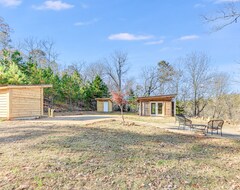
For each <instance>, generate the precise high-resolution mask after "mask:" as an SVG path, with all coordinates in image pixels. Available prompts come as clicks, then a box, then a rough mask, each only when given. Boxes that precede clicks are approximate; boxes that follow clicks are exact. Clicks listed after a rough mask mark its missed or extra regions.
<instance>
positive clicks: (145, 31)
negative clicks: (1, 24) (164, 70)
mask: <svg viewBox="0 0 240 190" xmlns="http://www.w3.org/2000/svg"><path fill="white" fill-rule="evenodd" d="M235 1H238V0H235ZM227 2H229V0H191V1H190V0H61V1H51V0H48V1H44V0H35V1H30V0H0V16H1V17H3V18H4V19H5V20H6V22H7V23H8V24H9V25H10V26H11V27H12V28H13V29H14V33H13V34H12V38H13V41H14V42H18V41H21V40H23V39H24V38H28V37H37V38H38V39H51V40H53V41H54V42H55V43H56V50H57V51H58V52H59V53H60V57H59V62H60V63H62V64H66V65H67V64H70V63H72V62H74V61H78V60H85V61H86V62H89V63H90V62H94V61H96V60H99V59H101V58H104V57H107V56H109V55H110V54H111V53H112V52H114V51H115V50H122V51H126V52H127V53H128V55H129V64H130V75H133V76H135V77H136V78H138V77H139V75H138V73H140V71H141V68H143V67H144V66H147V65H156V64H157V62H159V61H160V60H166V61H168V62H170V63H173V62H175V60H176V59H178V58H179V57H184V56H185V55H186V54H188V53H191V52H193V51H194V52H195V51H197V52H205V53H207V54H208V55H209V56H210V57H211V64H212V65H213V66H214V67H215V68H217V69H218V70H220V71H226V72H229V73H230V74H233V73H234V72H236V70H237V69H238V64H237V61H238V60H240V38H239V31H240V24H233V25H231V26H229V27H227V28H225V29H224V30H221V31H218V32H214V33H212V32H210V30H211V26H210V25H207V24H204V23H203V21H202V19H201V15H203V14H211V13H214V11H216V10H217V9H219V8H220V7H223V6H225V5H226V3H227ZM239 70H240V68H239Z"/></svg>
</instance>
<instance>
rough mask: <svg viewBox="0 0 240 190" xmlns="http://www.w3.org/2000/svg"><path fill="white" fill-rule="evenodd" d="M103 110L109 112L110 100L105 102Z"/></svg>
mask: <svg viewBox="0 0 240 190" xmlns="http://www.w3.org/2000/svg"><path fill="white" fill-rule="evenodd" d="M103 112H108V102H103Z"/></svg>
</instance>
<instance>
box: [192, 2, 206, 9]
mask: <svg viewBox="0 0 240 190" xmlns="http://www.w3.org/2000/svg"><path fill="white" fill-rule="evenodd" d="M204 7H206V5H204V4H201V3H197V4H195V5H194V8H204Z"/></svg>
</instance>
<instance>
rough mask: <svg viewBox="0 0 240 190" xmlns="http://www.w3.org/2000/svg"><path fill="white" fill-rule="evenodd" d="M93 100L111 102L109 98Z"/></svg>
mask: <svg viewBox="0 0 240 190" xmlns="http://www.w3.org/2000/svg"><path fill="white" fill-rule="evenodd" d="M95 100H97V101H111V102H112V99H111V98H95Z"/></svg>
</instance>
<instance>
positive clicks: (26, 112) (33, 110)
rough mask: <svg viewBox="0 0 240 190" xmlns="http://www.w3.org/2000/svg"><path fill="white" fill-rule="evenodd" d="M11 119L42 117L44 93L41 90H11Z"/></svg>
mask: <svg viewBox="0 0 240 190" xmlns="http://www.w3.org/2000/svg"><path fill="white" fill-rule="evenodd" d="M11 91H12V92H11V94H10V95H11V98H10V100H11V101H10V110H9V111H10V118H14V117H29V116H41V115H42V113H43V112H42V109H43V105H42V103H43V97H42V96H43V93H42V89H41V88H32V89H29V88H26V89H11Z"/></svg>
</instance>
